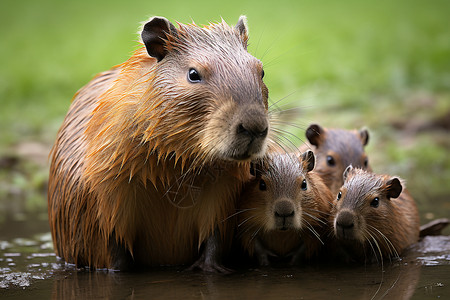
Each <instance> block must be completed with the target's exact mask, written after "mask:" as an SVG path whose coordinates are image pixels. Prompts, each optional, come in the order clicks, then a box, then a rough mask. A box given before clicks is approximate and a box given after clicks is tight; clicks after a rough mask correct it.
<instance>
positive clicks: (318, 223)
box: [238, 152, 333, 263]
mask: <svg viewBox="0 0 450 300" xmlns="http://www.w3.org/2000/svg"><path fill="white" fill-rule="evenodd" d="M310 153H311V155H313V154H312V152H310ZM307 164H308V162H306V161H305V160H304V159H303V158H302V157H300V158H298V157H297V155H296V154H295V155H294V154H270V155H269V156H267V158H266V159H265V161H264V163H263V164H262V165H261V166H260V167H259V168H260V170H259V172H260V175H257V176H256V177H255V178H254V179H252V181H250V182H249V183H247V184H246V185H245V187H244V190H243V193H242V195H241V197H240V199H239V210H238V213H239V214H238V219H239V221H238V223H239V225H238V226H239V229H238V235H239V237H240V240H241V242H242V245H243V248H244V250H245V251H246V252H247V253H248V254H249V255H250V256H258V255H259V253H257V252H258V249H255V248H258V245H257V243H260V244H262V246H263V247H264V248H265V249H266V250H268V251H269V252H270V253H272V254H274V255H276V256H279V257H285V256H288V255H294V253H295V252H297V251H298V250H299V247H301V246H303V247H304V248H303V252H302V254H301V255H302V257H301V259H305V258H306V259H308V258H311V257H312V256H314V255H315V254H316V253H317V252H318V250H319V248H320V247H321V245H322V242H321V240H320V239H319V237H317V236H316V234H317V235H321V233H322V232H324V231H325V228H326V220H327V217H328V214H329V211H330V209H331V201H332V198H333V196H332V195H331V193H330V191H329V189H328V188H327V187H326V186H325V185H324V184H323V182H322V180H321V178H320V177H319V176H318V175H317V174H316V173H315V172H314V171H309V170H308V167H307ZM304 179H306V182H307V190H302V189H301V185H302V181H303V180H304ZM261 180H263V181H264V183H265V185H266V187H267V189H266V190H260V188H259V185H260V182H261ZM286 200H287V201H289V202H291V203H293V205H294V207H295V216H294V218H295V220H294V222H293V224H292V225H291V226H289V228H287V229H285V230H280V229H279V228H278V227H277V225H276V224H275V223H274V207H275V205H276V203H277V202H278V201H286ZM311 230H314V231H315V232H316V234H314V233H313V232H312V231H311ZM294 260H295V259H294ZM260 263H261V262H260ZM291 263H295V262H294V261H291Z"/></svg>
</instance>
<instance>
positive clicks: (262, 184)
mask: <svg viewBox="0 0 450 300" xmlns="http://www.w3.org/2000/svg"><path fill="white" fill-rule="evenodd" d="M259 189H260V190H261V191H265V190H267V186H266V182H265V181H264V180H263V179H261V180H260V181H259Z"/></svg>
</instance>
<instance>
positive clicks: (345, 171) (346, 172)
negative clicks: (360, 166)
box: [342, 165, 353, 182]
mask: <svg viewBox="0 0 450 300" xmlns="http://www.w3.org/2000/svg"><path fill="white" fill-rule="evenodd" d="M352 170H353V166H352V165H349V166H348V167H347V168H346V169H345V170H344V173H343V174H342V177H343V178H344V182H345V181H346V180H347V177H348V174H349V173H350V172H351V171H352Z"/></svg>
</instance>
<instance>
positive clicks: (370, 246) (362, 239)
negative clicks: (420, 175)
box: [330, 168, 420, 262]
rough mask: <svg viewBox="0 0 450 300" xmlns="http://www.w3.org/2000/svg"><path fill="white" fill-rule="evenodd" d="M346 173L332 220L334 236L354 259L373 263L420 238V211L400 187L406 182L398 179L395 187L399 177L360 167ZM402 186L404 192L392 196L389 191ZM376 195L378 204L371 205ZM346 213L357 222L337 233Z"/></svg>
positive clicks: (399, 250)
mask: <svg viewBox="0 0 450 300" xmlns="http://www.w3.org/2000/svg"><path fill="white" fill-rule="evenodd" d="M346 173H347V174H346V179H345V183H344V185H343V186H342V188H341V190H340V192H341V198H340V199H339V200H337V199H336V200H334V206H333V209H332V211H331V218H330V222H331V225H332V228H333V230H334V236H335V237H336V238H337V239H338V240H339V242H340V244H341V245H342V246H343V247H344V249H345V251H347V253H349V255H350V256H351V257H352V259H355V260H357V261H368V262H373V261H375V260H377V259H379V258H380V257H382V258H391V257H397V256H398V255H401V253H402V251H403V250H404V249H405V248H406V247H408V246H409V245H411V244H413V243H415V242H417V241H418V239H419V230H420V229H419V226H420V221H419V214H418V210H417V207H416V204H415V202H414V200H413V198H412V197H411V195H410V194H409V193H408V191H407V190H405V189H404V188H403V189H401V185H403V186H404V183H403V184H401V185H399V184H400V182H401V181H397V184H396V187H394V186H393V183H392V185H390V184H391V182H393V181H392V180H396V179H397V180H399V179H398V178H396V177H392V176H389V175H377V174H374V173H372V172H368V171H365V170H362V169H358V168H350V169H349V171H348V172H347V171H346ZM399 187H400V191H401V194H400V195H399V196H398V197H396V198H394V197H391V198H390V197H389V195H390V194H391V192H390V191H391V190H392V189H393V188H396V189H398V188H399ZM375 197H378V198H379V206H378V207H372V206H371V202H372V201H373V199H374V198H375ZM344 214H346V215H347V216H346V218H351V220H352V222H353V224H354V226H353V229H352V230H351V232H350V231H348V232H347V234H345V233H342V231H341V233H338V230H340V229H338V228H337V225H336V224H337V222H339V220H342V218H343V216H344ZM340 218H341V219H340ZM346 222H347V221H346ZM374 240H376V243H375V241H374ZM377 245H378V246H377ZM378 247H379V248H378ZM380 252H381V253H380ZM380 254H381V255H380Z"/></svg>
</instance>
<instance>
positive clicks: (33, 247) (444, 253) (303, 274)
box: [0, 216, 450, 299]
mask: <svg viewBox="0 0 450 300" xmlns="http://www.w3.org/2000/svg"><path fill="white" fill-rule="evenodd" d="M25 217H26V218H25V219H26V222H25V221H17V220H16V221H14V220H8V219H7V220H6V221H5V222H4V223H3V224H2V226H1V228H0V298H2V299H49V298H53V299H73V298H81V299H98V298H103V299H110V298H111V299H148V298H152V299H155V298H157V299H158V298H159V299H174V298H183V299H198V298H201V299H205V298H206V299H230V298H236V299H257V298H263V299H326V298H331V299H450V237H449V236H438V237H427V238H426V239H425V240H424V241H422V242H421V243H419V244H417V245H415V246H414V247H413V249H412V250H411V251H409V252H408V254H407V255H406V256H405V257H404V258H403V259H402V261H400V262H395V263H385V265H384V266H383V267H382V266H379V265H376V266H354V265H339V266H338V265H330V264H328V265H312V266H305V267H302V268H264V269H246V270H238V271H236V272H235V273H233V274H231V275H208V274H202V273H193V272H189V271H184V270H182V269H174V268H170V269H158V270H153V271H149V272H138V273H124V272H107V271H96V272H89V271H84V270H77V269H75V268H74V267H73V266H70V265H66V264H64V263H63V262H60V261H59V260H58V259H57V258H56V256H55V255H54V253H53V249H52V243H51V236H50V233H49V228H48V224H47V221H46V220H45V218H42V217H41V218H36V217H33V216H25ZM17 236H20V238H18V237H17Z"/></svg>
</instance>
